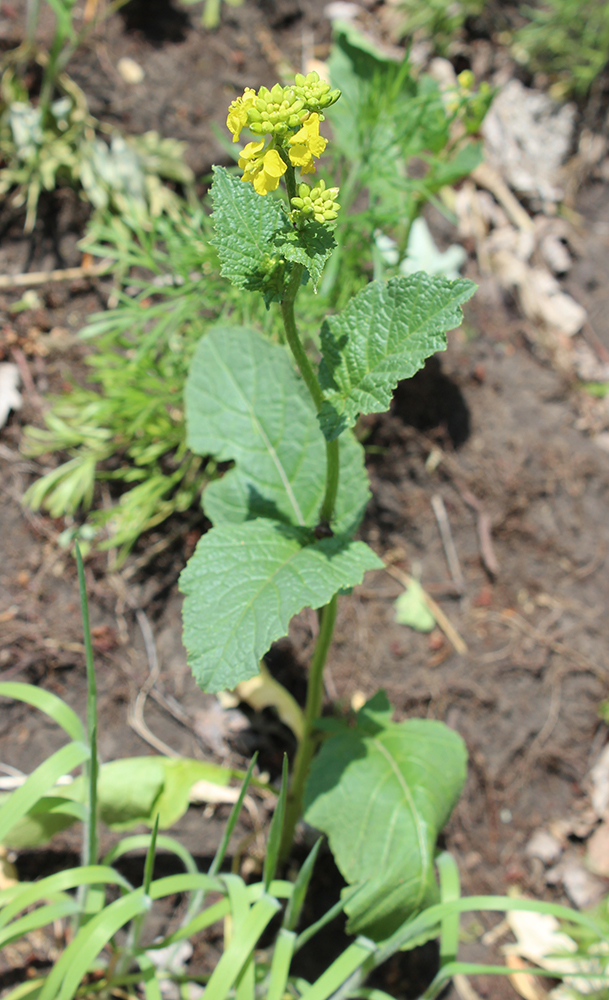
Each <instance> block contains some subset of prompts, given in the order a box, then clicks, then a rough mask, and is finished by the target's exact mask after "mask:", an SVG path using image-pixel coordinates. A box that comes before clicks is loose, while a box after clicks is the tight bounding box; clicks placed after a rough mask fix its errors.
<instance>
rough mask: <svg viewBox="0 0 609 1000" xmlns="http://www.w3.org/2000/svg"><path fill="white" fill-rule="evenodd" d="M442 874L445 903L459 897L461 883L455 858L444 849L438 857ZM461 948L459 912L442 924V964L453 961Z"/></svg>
mask: <svg viewBox="0 0 609 1000" xmlns="http://www.w3.org/2000/svg"><path fill="white" fill-rule="evenodd" d="M436 866H437V869H438V872H439V875H440V898H441V900H442V902H443V903H448V902H451V901H452V900H454V899H459V898H460V896H461V883H460V881H459V869H458V868H457V865H456V862H455V859H454V858H453V856H452V854H449V853H448V851H442V853H441V854H439V855H438V857H437V858H436ZM458 950H459V914H458V913H451V914H450V915H449V916H447V917H444V919H443V920H442V923H441V924H440V965H446V963H447V962H453V961H454V960H455V959H456V957H457V952H458Z"/></svg>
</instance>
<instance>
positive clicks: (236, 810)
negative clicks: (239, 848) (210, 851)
mask: <svg viewBox="0 0 609 1000" xmlns="http://www.w3.org/2000/svg"><path fill="white" fill-rule="evenodd" d="M257 760H258V751H256V753H255V754H254V756H253V757H252V760H251V762H250V766H249V767H248V769H247V774H246V775H245V778H244V779H243V784H242V786H241V791H240V792H239V798H238V799H237V801H236V802H235V804H234V806H233V808H232V809H231V811H230V816H229V817H228V823H227V824H226V827H225V829H224V835H223V837H222V840H221V841H220V844H219V845H218V850H217V851H216V854H215V857H214V860H213V861H212V863H211V865H210V866H209V871H208V875H211V876H214V875H216V874H217V872H218V871H219V870H220V868H221V866H222V862H223V861H224V858H225V856H226V852H227V850H228V845H229V841H230V838H231V837H232V834H233V830H234V829H235V825H236V823H237V820H238V819H239V815H240V813H241V809H242V808H243V800H244V798H245V795H246V793H247V789H248V785H249V783H250V780H251V777H252V771H253V770H254V767H255V766H256V761H257Z"/></svg>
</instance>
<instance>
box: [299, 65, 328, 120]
mask: <svg viewBox="0 0 609 1000" xmlns="http://www.w3.org/2000/svg"><path fill="white" fill-rule="evenodd" d="M292 90H293V92H294V94H295V95H296V97H297V98H298V99H299V100H301V101H302V104H303V107H304V108H305V110H306V111H317V112H318V113H319V112H320V111H323V109H324V108H329V107H330V106H331V105H332V104H336V102H337V100H338V98H339V97H340V90H331V89H330V84H329V83H325V82H324V81H323V80H320V79H319V74H318V73H316V72H315V70H312V72H311V73H307V75H306V76H303V75H302V73H297V74H296V77H295V81H294V84H293V85H292ZM320 118H321V120H322V121H323V115H320Z"/></svg>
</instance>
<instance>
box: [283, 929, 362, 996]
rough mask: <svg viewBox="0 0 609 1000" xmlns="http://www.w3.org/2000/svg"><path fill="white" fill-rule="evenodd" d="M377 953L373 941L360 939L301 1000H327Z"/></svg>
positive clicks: (333, 963) (350, 946)
mask: <svg viewBox="0 0 609 1000" xmlns="http://www.w3.org/2000/svg"><path fill="white" fill-rule="evenodd" d="M375 951H376V945H375V944H374V942H373V941H369V940H368V939H367V938H362V937H360V938H358V939H357V940H356V941H354V942H353V944H351V945H349V947H348V948H347V949H346V950H345V951H344V952H343V953H342V955H340V956H339V957H338V958H337V959H336V960H335V961H334V962H332V965H331V966H330V968H329V969H326V971H325V972H324V973H323V975H321V976H320V977H319V979H317V980H316V981H315V982H314V983H313V985H312V986H311V988H310V989H308V990H306V991H305V992H304V993H303V995H302V997H301V1000H327V997H329V996H332V994H333V993H334V992H335V991H336V990H337V989H338V988H339V986H342V984H343V983H344V982H346V980H347V979H348V978H349V976H351V975H353V973H354V972H355V971H356V970H357V969H359V968H360V966H361V965H363V963H364V962H365V961H366V959H368V958H370V956H371V955H372V954H373V953H374V952H375Z"/></svg>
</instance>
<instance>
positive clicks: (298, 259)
mask: <svg viewBox="0 0 609 1000" xmlns="http://www.w3.org/2000/svg"><path fill="white" fill-rule="evenodd" d="M276 245H277V250H278V251H279V252H280V253H281V254H282V255H283V256H284V257H285V259H286V260H289V261H293V262H295V263H297V264H303V265H304V266H305V267H306V269H307V271H308V272H309V275H310V276H311V281H312V282H313V287H314V288H317V284H318V282H319V279H320V278H321V274H322V271H323V269H324V265H325V263H326V261H327V260H328V258H329V256H330V254H331V253H332V251H333V250H334V248H335V246H336V240H335V239H334V236H333V235H332V233H331V232H330V230H329V229H328V227H327V226H324V225H323V224H322V223H321V222H316V221H315V220H312V221H311V222H307V223H306V225H305V226H304V228H303V229H293V230H291V231H288V232H287V233H285V234H281V235H280V236H278V237H277V240H276Z"/></svg>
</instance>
